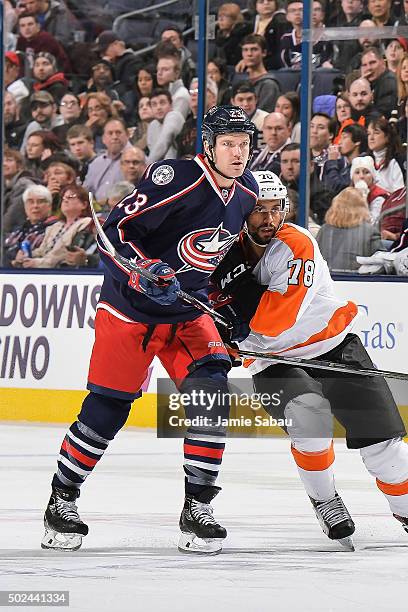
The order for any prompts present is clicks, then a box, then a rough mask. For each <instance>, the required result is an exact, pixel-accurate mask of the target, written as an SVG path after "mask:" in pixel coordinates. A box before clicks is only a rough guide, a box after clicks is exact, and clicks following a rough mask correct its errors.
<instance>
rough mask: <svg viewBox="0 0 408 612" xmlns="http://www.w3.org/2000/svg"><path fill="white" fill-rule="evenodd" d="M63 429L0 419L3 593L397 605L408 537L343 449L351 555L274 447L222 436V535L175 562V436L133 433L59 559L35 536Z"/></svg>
mask: <svg viewBox="0 0 408 612" xmlns="http://www.w3.org/2000/svg"><path fill="white" fill-rule="evenodd" d="M65 430H66V427H65V426H64V427H61V426H39V425H25V424H24V425H23V424H0V471H1V480H0V589H1V590H13V589H14V590H40V589H42V590H69V591H70V607H69V608H58V609H66V610H68V609H69V610H70V611H74V610H75V611H78V612H88V611H97V612H104V611H109V612H128V611H129V612H130V611H132V612H139V611H143V612H145V611H146V612H179V611H180V612H181V611H187V610H189V611H190V610H191V611H192V612H204V611H205V612H218V611H226V612H229V611H231V612H232V611H233V612H247V611H248V612H249V611H251V612H263V611H266V610H268V611H269V610H271V611H274V612H280V611H284V610H285V611H287V610H288V611H296V612H297V611H301V612H309V611H310V612H312V611H313V612H316V611H318V612H320V611H325V612H338V611H342V612H345V611H347V612H348V611H352V612H354V611H358V612H360V611H361V612H376V611H379V610H384V611H385V610H387V611H393V610H395V609H396V608H397V606H398V608H399V609H400V610H404V609H406V607H407V598H408V535H407V534H405V532H404V531H403V530H402V528H401V526H400V525H399V524H398V523H397V521H396V520H395V519H393V518H392V516H391V515H390V512H389V509H388V505H387V502H386V500H385V499H384V498H383V497H382V495H381V493H380V492H379V491H378V490H377V488H376V486H375V482H374V481H373V479H372V478H371V477H370V476H369V475H368V473H367V472H366V471H365V468H364V466H363V464H362V462H361V460H360V456H359V453H358V451H349V450H347V449H346V448H345V445H344V443H343V442H341V441H340V442H337V443H336V445H335V449H336V456H337V459H336V475H337V488H338V490H339V492H340V493H341V495H342V496H343V499H344V500H345V502H346V504H347V506H348V508H349V510H350V512H351V514H352V515H353V517H354V520H355V522H356V527H357V528H356V533H355V537H354V540H355V544H356V547H357V550H356V552H354V553H350V552H347V551H345V550H344V549H342V548H341V547H340V546H339V545H338V544H337V543H336V542H331V541H329V540H328V539H327V538H326V536H324V535H323V534H322V532H321V529H320V527H319V525H318V523H317V521H316V519H315V517H314V514H313V511H312V507H311V505H310V502H309V500H308V499H307V498H306V495H305V493H304V491H303V489H302V486H301V483H300V481H299V479H298V476H297V471H296V469H295V467H294V464H293V460H292V458H291V454H290V452H289V445H288V442H287V441H286V440H283V439H256V440H239V439H234V440H230V441H229V444H228V448H227V451H226V453H225V455H224V462H223V469H222V476H221V478H220V484H221V485H222V486H223V491H222V493H221V494H220V495H219V496H218V498H217V499H216V500H215V501H214V506H215V516H216V517H217V518H218V519H220V521H221V523H223V524H224V525H225V526H226V527H227V529H228V534H229V535H228V539H227V541H226V543H225V546H224V550H223V552H222V554H220V555H218V556H214V557H197V556H192V555H183V554H181V553H179V552H178V551H177V547H176V544H177V540H178V526H177V522H178V516H179V511H180V507H181V503H182V499H183V485H182V483H183V476H182V470H181V467H180V466H181V440H158V439H156V438H155V436H154V434H153V433H152V432H148V431H138V430H131V429H125V430H123V431H122V432H121V433H120V434H119V435H118V437H117V439H116V440H115V441H114V442H113V443H112V444H111V446H110V449H109V451H108V453H107V455H106V456H105V457H104V458H103V459H102V462H101V463H100V464H99V465H98V466H97V468H96V469H95V471H94V473H93V475H92V476H91V477H90V478H89V479H88V481H87V482H86V483H85V485H84V487H83V491H82V495H81V498H80V500H79V509H80V512H81V516H82V518H83V519H84V520H85V521H86V522H88V524H89V525H90V533H89V535H88V536H87V537H86V538H85V539H84V543H83V547H82V549H81V550H79V551H78V552H75V553H63V552H61V553H59V552H50V551H44V550H41V548H40V541H41V538H42V535H43V526H42V515H43V511H44V507H45V505H46V503H47V501H48V496H49V491H50V486H49V482H50V478H51V475H52V473H53V471H54V468H55V460H56V455H57V453H58V450H59V446H60V443H61V439H62V436H63V435H64V433H65ZM3 609H10V610H18V609H21V608H20V607H18V608H16V607H13V608H0V610H3ZM28 609H30V610H34V609H36V610H41V609H46V610H50V609H51V608H48V607H47V608H32V607H30V608H28Z"/></svg>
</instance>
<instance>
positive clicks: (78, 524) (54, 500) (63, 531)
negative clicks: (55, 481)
mask: <svg viewBox="0 0 408 612" xmlns="http://www.w3.org/2000/svg"><path fill="white" fill-rule="evenodd" d="M78 497H79V491H75V490H72V491H68V490H65V489H58V488H53V490H52V493H51V497H50V501H49V502H48V506H47V509H46V511H45V514H44V527H45V535H44V537H43V539H42V542H41V548H52V549H57V550H78V548H80V547H81V544H82V537H83V536H86V535H87V533H88V525H85V523H83V522H82V521H81V519H80V517H79V514H78V509H77V507H76V504H75V500H76V499H77V498H78Z"/></svg>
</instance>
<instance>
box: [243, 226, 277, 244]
mask: <svg viewBox="0 0 408 612" xmlns="http://www.w3.org/2000/svg"><path fill="white" fill-rule="evenodd" d="M277 229H278V228H277V227H276V225H273V224H272V223H268V224H265V223H264V224H263V225H260V226H259V227H257V228H256V230H254V231H252V232H248V233H249V235H250V237H251V238H252V240H253V241H254V242H255V243H256V244H258V245H259V246H266V245H267V244H269V243H270V241H271V240H272V238H274V236H275V234H276V232H277ZM266 230H267V231H266Z"/></svg>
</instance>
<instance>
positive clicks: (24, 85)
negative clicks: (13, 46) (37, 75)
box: [4, 51, 32, 102]
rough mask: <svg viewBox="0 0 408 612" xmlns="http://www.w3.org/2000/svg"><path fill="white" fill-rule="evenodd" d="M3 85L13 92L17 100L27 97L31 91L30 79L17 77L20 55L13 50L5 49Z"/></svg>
mask: <svg viewBox="0 0 408 612" xmlns="http://www.w3.org/2000/svg"><path fill="white" fill-rule="evenodd" d="M4 67H5V71H4V86H5V88H6V89H7V91H9V92H10V93H12V94H13V96H14V97H15V99H16V101H17V102H22V100H24V98H28V96H29V95H30V93H32V92H31V86H30V83H31V80H30V79H28V78H21V79H20V78H19V75H20V73H21V61H20V56H19V54H18V53H16V52H15V51H7V53H6V54H5V63H4Z"/></svg>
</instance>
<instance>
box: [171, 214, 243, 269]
mask: <svg viewBox="0 0 408 612" xmlns="http://www.w3.org/2000/svg"><path fill="white" fill-rule="evenodd" d="M237 236H238V234H230V233H229V231H228V230H226V229H224V228H223V227H222V223H221V224H220V225H219V226H218V227H206V228H203V229H200V230H194V231H193V232H190V233H189V234H187V235H186V236H183V238H182V239H181V240H180V242H179V243H178V245H177V252H178V255H179V257H180V259H181V260H182V261H184V262H185V263H184V265H182V266H181V268H179V269H178V270H177V273H178V274H179V273H180V272H189V271H190V270H198V271H199V272H204V273H206V274H211V272H213V270H215V268H216V267H217V265H218V264H219V262H220V261H221V259H222V258H223V256H224V255H225V253H226V252H227V251H228V249H229V248H230V246H231V245H232V243H233V242H234V240H235V239H236V238H237Z"/></svg>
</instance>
